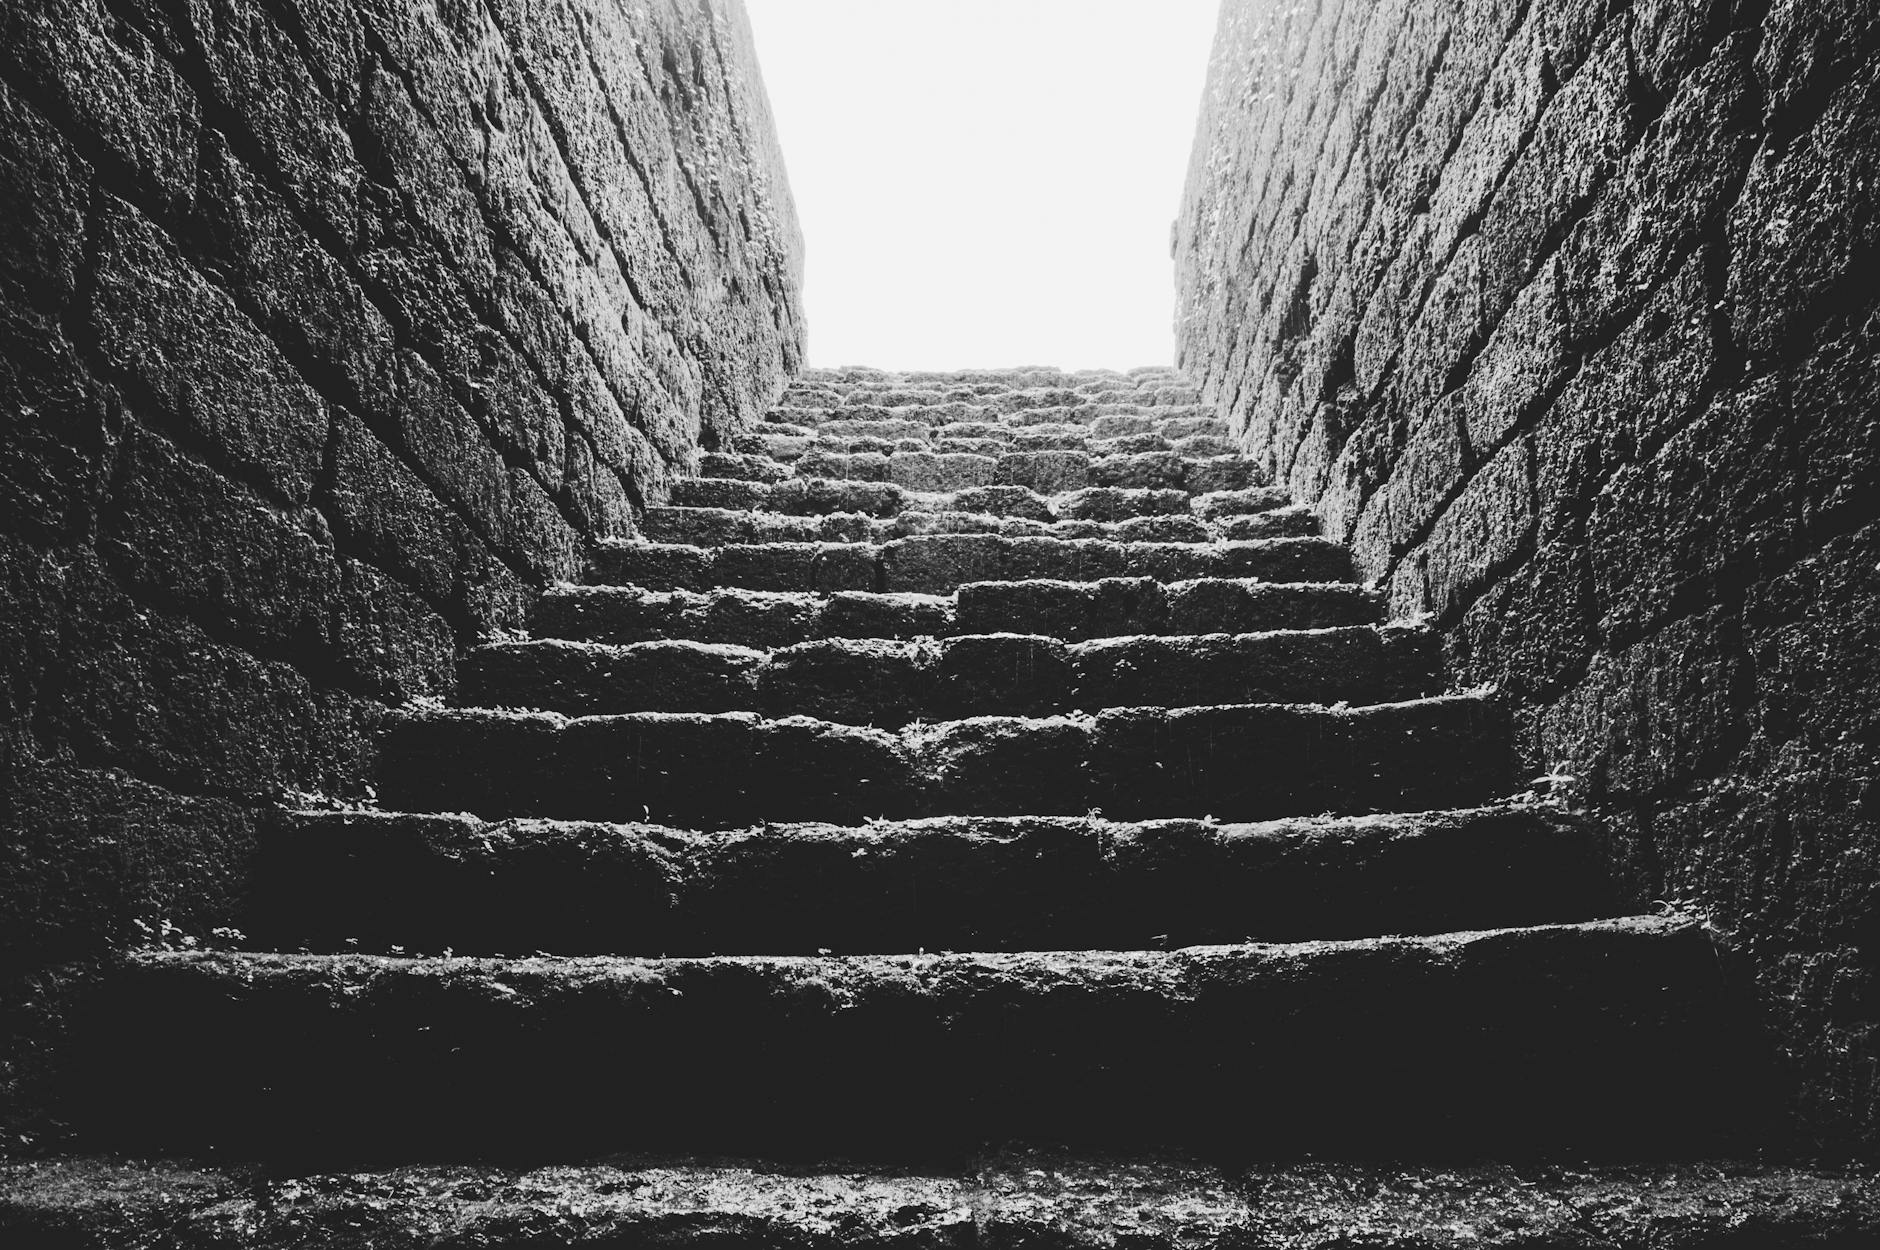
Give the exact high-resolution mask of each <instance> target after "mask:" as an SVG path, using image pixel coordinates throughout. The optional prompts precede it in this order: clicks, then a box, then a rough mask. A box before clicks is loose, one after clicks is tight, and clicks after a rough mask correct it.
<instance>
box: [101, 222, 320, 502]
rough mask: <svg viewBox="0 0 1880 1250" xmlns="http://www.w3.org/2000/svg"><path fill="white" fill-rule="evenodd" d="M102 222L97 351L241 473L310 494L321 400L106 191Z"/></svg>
mask: <svg viewBox="0 0 1880 1250" xmlns="http://www.w3.org/2000/svg"><path fill="white" fill-rule="evenodd" d="M100 230H101V244H100V255H99V259H98V273H97V279H96V285H95V289H94V291H93V293H92V297H91V306H90V310H89V316H90V326H91V330H92V333H93V334H95V335H96V336H97V340H98V344H99V347H100V349H101V350H102V351H104V352H105V353H106V354H107V355H108V356H109V357H110V358H111V359H112V361H113V362H115V363H116V364H117V366H118V367H119V368H120V369H122V370H123V371H124V372H125V374H126V375H127V376H128V377H130V378H131V379H132V380H133V381H134V382H135V383H136V385H137V386H139V387H141V388H143V389H145V390H147V391H148V392H149V393H150V394H151V396H152V397H153V399H154V400H155V401H156V402H157V403H158V404H160V405H161V406H162V408H163V410H164V411H165V412H166V413H167V414H168V415H169V416H171V417H172V419H174V420H175V421H177V422H178V423H179V424H180V425H181V426H182V427H183V428H184V429H185V430H186V431H187V432H188V433H189V434H190V435H191V436H192V437H194V438H198V439H202V440H205V441H206V442H208V443H209V444H210V445H211V446H213V447H214V448H215V450H216V452H217V454H218V455H221V456H225V457H227V458H228V461H229V462H230V464H231V465H232V467H234V468H235V469H236V470H237V471H238V472H239V473H240V474H241V475H242V476H243V477H245V478H248V479H249V480H252V481H256V482H260V483H265V484H266V485H267V486H269V487H270V488H272V489H273V490H275V491H277V492H278V493H279V494H280V496H281V497H282V498H283V499H285V500H286V501H287V502H289V503H295V504H299V503H305V502H307V499H308V496H309V493H310V492H311V490H312V487H313V478H314V474H315V473H316V472H317V471H318V469H319V466H320V461H321V456H322V449H323V447H324V444H325V442H326V433H327V412H326V406H325V404H323V403H322V402H321V400H320V398H319V396H318V395H316V394H315V393H314V392H313V390H312V389H311V388H310V387H308V386H307V384H306V383H305V382H303V381H302V380H301V379H300V378H299V377H298V376H296V375H295V373H294V371H293V369H292V368H291V367H290V366H289V365H288V363H287V362H286V361H285V360H284V359H282V357H281V354H280V352H279V350H278V349H277V348H275V346H274V345H273V344H272V343H270V342H268V341H267V339H266V338H264V337H263V336H262V335H261V333H260V332H259V331H257V330H256V329H255V327H254V325H253V324H252V323H250V322H249V321H248V320H247V319H246V318H245V317H243V316H242V315H241V313H240V312H239V311H238V310H237V309H236V308H235V306H234V305H233V304H232V303H231V302H230V301H229V299H228V297H227V296H225V295H223V294H222V293H221V292H219V291H217V290H215V289H214V288H213V287H211V286H210V285H209V284H208V283H207V282H206V281H204V280H203V278H202V277H201V276H199V275H198V274H196V273H195V272H194V271H193V270H191V269H190V267H189V266H188V264H187V263H186V262H185V261H184V260H183V259H182V257H181V256H180V255H179V254H178V253H177V251H176V248H175V246H174V245H173V244H171V243H170V241H169V240H168V239H167V238H165V237H164V236H163V234H162V232H161V231H159V230H158V229H157V228H156V227H155V226H153V225H151V224H150V222H149V221H148V220H146V219H145V218H144V217H143V216H141V215H140V214H138V213H137V212H136V211H135V210H134V209H131V208H130V207H129V206H128V205H125V204H123V203H121V202H120V201H117V200H113V199H109V198H108V197H107V199H106V200H105V204H104V208H103V219H102V221H101V223H100Z"/></svg>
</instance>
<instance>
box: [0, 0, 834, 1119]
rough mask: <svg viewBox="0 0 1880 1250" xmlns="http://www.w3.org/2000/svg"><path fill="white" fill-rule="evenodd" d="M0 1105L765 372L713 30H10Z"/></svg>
mask: <svg viewBox="0 0 1880 1250" xmlns="http://www.w3.org/2000/svg"><path fill="white" fill-rule="evenodd" d="M0 202H4V204H5V205H6V208H5V209H4V211H0V1105H4V1106H5V1107H9V1108H12V1110H8V1111H5V1112H3V1113H0V1114H4V1115H5V1116H6V1117H7V1118H12V1119H17V1117H18V1116H19V1115H24V1114H25V1113H24V1112H23V1111H20V1110H19V1108H21V1107H23V1106H24V1105H25V1104H26V1103H29V1102H30V1101H31V1097H30V1093H31V1087H32V1086H33V1084H34V1074H35V1072H36V1071H37V1068H38V1065H39V1064H40V1061H41V1058H42V1057H43V1055H42V1052H43V1050H44V1049H45V1048H46V1047H47V1046H49V1045H52V1042H50V1041H48V1039H47V1035H46V1031H47V1029H48V1028H49V1027H52V1026H54V1025H56V1017H57V1011H56V1002H57V1000H58V999H59V998H60V996H61V994H62V993H63V988H64V987H65V986H66V985H67V984H68V982H70V981H72V980H74V979H78V980H82V979H83V968H84V967H85V965H86V961H89V960H93V959H95V958H97V957H98V956H100V955H101V954H104V953H106V952H108V951H109V950H110V949H112V948H113V947H114V946H116V945H118V944H121V943H123V942H125V941H129V940H136V939H137V938H138V937H139V936H140V935H141V934H142V933H143V932H145V931H155V932H157V933H162V932H163V931H164V929H165V926H166V925H167V926H170V927H171V928H172V929H173V930H174V931H176V932H179V933H185V934H202V933H206V932H207V931H208V930H209V929H211V928H213V927H215V926H217V925H220V924H226V923H228V922H229V920H230V918H232V917H234V916H236V915H238V914H239V909H240V904H241V896H242V892H243V889H244V884H243V883H244V878H245V866H246V863H247V859H248V855H249V851H250V848H251V847H252V844H253V841H254V838H255V836H256V834H255V831H256V827H257V822H258V820H260V819H261V818H262V814H263V813H264V812H265V810H266V809H267V807H268V805H269V804H270V803H272V802H274V801H277V800H279V799H281V798H283V797H291V796H295V795H300V794H306V793H316V794H320V795H325V796H330V797H334V798H341V799H360V798H364V797H366V796H367V795H368V794H369V786H370V778H371V775H372V767H373V760H372V755H373V750H372V742H373V733H374V729H375V726H376V724H377V722H378V719H379V717H380V715H381V714H382V712H383V709H384V708H385V707H387V706H388V705H391V704H395V703H398V702H401V701H404V700H407V699H410V698H413V697H421V696H428V695H433V694H437V693H440V692H443V691H445V690H446V689H447V688H448V687H449V685H450V683H451V680H452V672H453V665H454V657H455V655H456V652H457V649H458V648H459V647H461V646H462V645H464V644H466V643H468V642H471V641H473V640H475V639H476V638H478V637H480V636H483V635H485V634H487V633H489V632H491V631H494V630H500V629H504V628H509V627H514V626H515V625H517V624H519V623H520V621H521V619H522V614H523V612H524V611H525V609H526V606H527V603H528V600H529V598H530V595H531V593H532V591H533V590H534V589H535V588H537V587H540V586H543V585H545V584H547V583H549V582H552V581H555V580H558V579H564V578H568V577H572V576H574V575H575V574H576V572H577V570H578V569H579V567H580V565H581V562H582V560H583V558H584V552H585V549H586V547H587V546H588V545H589V544H590V543H591V542H593V541H594V540H596V539H600V538H605V537H611V536H619V535H625V534H629V533H631V532H632V531H633V528H634V524H635V521H634V517H635V514H636V509H638V508H639V507H641V506H643V505H644V504H645V503H648V502H658V501H660V500H661V499H663V497H664V494H665V490H666V486H667V482H668V481H669V479H670V478H671V477H672V476H673V475H674V474H675V473H679V472H683V471H684V466H685V464H686V462H687V460H688V458H689V456H690V455H691V453H692V452H693V451H694V450H695V449H697V448H699V447H701V446H704V447H708V448H709V447H713V446H716V445H718V444H719V443H720V442H721V441H723V440H725V439H727V438H728V437H730V436H732V435H734V434H735V433H737V432H738V431H739V430H741V429H742V428H744V427H745V426H747V425H748V424H749V423H750V422H752V421H753V420H755V419H756V418H757V416H758V415H759V414H760V413H761V412H762V411H763V409H764V408H765V407H766V406H767V405H768V404H769V402H770V401H771V400H772V399H773V398H774V397H775V395H776V394H777V392H778V391H779V390H780V389H781V387H782V386H783V384H784V381H785V379H786V377H787V376H788V375H789V374H791V373H793V372H795V370H796V369H797V368H798V366H799V363H800V358H801V350H802V336H803V331H802V317H801V311H800V302H799V295H798V293H799V291H800V286H801V272H802V243H801V238H800V236H799V233H798V231H797V226H796V221H795V216H794V210H793V207H792V205H791V201H790V194H789V189H788V184H787V180H786V178H785V174H784V170H783V166H782V160H781V156H780V153H779V150H778V147H777V141H776V135H775V132H774V128H773V126H772V124H771V120H770V116H769V113H768V110H767V106H766V104H765V100H764V92H763V86H762V82H761V79H760V77H759V75H758V70H757V64H756V59H755V54H754V52H753V48H752V43H751V36H750V32H749V28H748V25H747V23H746V19H745V14H744V11H743V8H742V5H741V3H740V0H652V2H650V3H639V4H634V5H627V4H624V3H620V2H619V0H527V2H525V0H481V2H479V0H9V2H8V3H7V4H6V5H4V6H0Z"/></svg>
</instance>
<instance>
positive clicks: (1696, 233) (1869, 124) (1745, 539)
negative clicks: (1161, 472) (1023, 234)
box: [1174, 0, 1880, 1145]
mask: <svg viewBox="0 0 1880 1250" xmlns="http://www.w3.org/2000/svg"><path fill="white" fill-rule="evenodd" d="M1877 81H1880V17H1877V16H1876V13H1875V10H1874V6H1872V5H1870V4H1862V3H1855V2H1853V0H1848V2H1844V3H1813V2H1803V0H1778V2H1777V3H1774V4H1742V3H1733V2H1732V0H1632V2H1631V3H1619V4H1608V3H1603V2H1598V0H1536V2H1535V3H1533V4H1529V5H1520V4H1513V3H1508V4H1476V3H1467V4H1464V3H1455V2H1453V0H1449V2H1445V0H1407V2H1406V0H1317V2H1315V3H1314V2H1309V3H1305V4H1280V3H1277V2H1267V0H1255V2H1253V3H1244V4H1241V3H1235V4H1228V5H1225V6H1224V7H1223V14H1222V20H1221V25H1220V28H1219V31H1218V34H1217V41H1216V46H1215V52H1214V57H1213V61H1212V64H1211V67H1210V78H1209V85H1208V89H1207V93H1206V96H1205V99H1204V101H1203V115H1202V121H1201V127H1200V130H1199V133H1198V137H1197V142H1196V147H1195V151H1194V157H1193V161H1192V163H1191V166H1190V173H1189V184H1188V189H1187V195H1186V202H1185V205H1184V208H1183V212H1182V216H1181V220H1180V221H1179V222H1178V224H1177V227H1176V232H1175V239H1174V246H1175V256H1176V263H1177V267H1178V285H1179V290H1180V309H1179V318H1178V321H1179V335H1180V346H1179V353H1178V354H1179V358H1180V364H1181V366H1182V367H1183V368H1184V370H1185V371H1186V372H1187V373H1189V374H1190V376H1192V377H1194V378H1195V379H1197V380H1198V381H1199V382H1200V384H1201V386H1202V388H1203V392H1204V398H1205V399H1206V401H1207V402H1208V403H1209V404H1211V405H1212V406H1213V407H1214V408H1215V410H1216V411H1217V412H1218V413H1219V414H1220V415H1221V416H1223V417H1225V418H1227V419H1228V420H1229V421H1230V423H1231V426H1232V429H1233V431H1234V433H1235V436H1236V437H1237V438H1238V439H1239V440H1240V442H1241V444H1242V445H1243V446H1244V447H1245V448H1246V450H1247V453H1248V454H1249V455H1250V456H1252V457H1253V458H1254V459H1256V460H1258V461H1262V462H1264V463H1265V464H1266V465H1267V466H1268V467H1269V468H1270V469H1271V470H1272V472H1273V474H1274V476H1275V479H1276V480H1283V481H1285V482H1286V483H1287V484H1288V485H1289V486H1290V487H1291V488H1292V490H1293V491H1294V493H1295V494H1296V495H1297V496H1298V497H1299V498H1300V499H1301V501H1302V502H1305V503H1308V504H1312V505H1314V506H1315V507H1316V508H1317V509H1318V511H1319V512H1320V514H1321V516H1322V518H1323V521H1324V532H1325V534H1326V535H1327V536H1328V537H1330V538H1333V539H1338V540H1348V541H1349V542H1350V543H1351V544H1352V547H1353V554H1354V559H1355V560H1356V562H1357V564H1358V566H1359V570H1360V573H1361V576H1363V577H1364V578H1366V579H1368V580H1370V581H1372V582H1373V583H1374V584H1375V585H1377V586H1379V587H1380V588H1382V589H1384V590H1385V591H1386V593H1387V596H1388V602H1389V603H1390V605H1391V608H1392V610H1393V611H1394V612H1395V613H1398V614H1418V613H1427V614H1429V615H1430V616H1431V618H1432V621H1433V624H1434V625H1435V626H1436V627H1437V629H1438V630H1439V631H1440V632H1441V633H1442V634H1443V636H1444V638H1445V642H1446V646H1447V651H1448V655H1449V658H1450V661H1451V666H1452V670H1453V671H1454V672H1455V673H1456V675H1457V677H1458V678H1459V679H1460V680H1461V681H1462V682H1464V683H1490V682H1492V683H1495V684H1497V685H1499V686H1500V687H1501V688H1502V690H1503V691H1504V692H1506V693H1507V694H1509V695H1511V696H1512V698H1513V700H1514V704H1515V719H1516V723H1517V725H1518V726H1520V727H1521V734H1522V737H1523V742H1524V748H1525V750H1526V753H1527V755H1528V760H1527V763H1528V764H1529V765H1530V766H1532V767H1533V768H1534V769H1535V770H1536V771H1541V770H1543V769H1545V770H1550V771H1555V770H1557V771H1563V772H1566V773H1571V774H1574V775H1575V776H1577V777H1578V778H1579V779H1580V781H1581V782H1582V784H1583V785H1584V787H1585V790H1586V793H1587V794H1588V795H1589V796H1590V797H1591V798H1592V799H1594V800H1595V801H1598V802H1601V803H1604V804H1607V805H1609V806H1612V807H1625V808H1629V809H1631V810H1632V811H1633V812H1634V813H1635V814H1636V815H1638V816H1639V817H1640V818H1641V819H1640V822H1639V828H1640V829H1641V831H1642V833H1641V838H1642V842H1641V845H1640V846H1639V847H1638V848H1635V849H1636V853H1637V857H1638V860H1637V862H1638V863H1639V864H1644V865H1645V866H1646V879H1645V885H1646V888H1647V889H1649V890H1651V891H1652V892H1653V893H1655V894H1657V895H1659V896H1661V897H1671V896H1676V897H1683V898H1688V899H1690V900H1692V901H1693V902H1695V903H1697V904H1698V905H1700V906H1703V907H1705V908H1707V909H1708V910H1709V911H1710V912H1711V914H1712V915H1713V917H1714V918H1715V919H1716V921H1717V922H1718V923H1719V924H1720V925H1721V926H1723V927H1724V928H1726V929H1727V930H1730V931H1732V932H1733V933H1734V934H1735V940H1736V942H1737V943H1738V944H1739V945H1741V946H1742V947H1744V948H1745V949H1747V950H1749V951H1750V952H1752V954H1753V956H1754V959H1753V966H1754V967H1755V969H1756V970H1757V973H1758V975H1759V977H1760V978H1761V984H1762V986H1763V989H1764V990H1765V996H1766V1002H1767V1005H1768V1008H1769V1019H1770V1026H1771V1030H1772V1033H1773V1035H1774V1036H1775V1037H1777V1038H1778V1039H1779V1040H1778V1044H1779V1046H1780V1048H1781V1050H1782V1052H1783V1053H1784V1054H1785V1055H1786V1056H1787V1057H1788V1058H1789V1059H1790V1060H1791V1061H1792V1064H1793V1071H1794V1073H1795V1075H1796V1076H1797V1078H1798V1081H1797V1090H1798V1094H1797V1099H1796V1105H1797V1107H1798V1108H1799V1109H1800V1111H1801V1112H1802V1113H1803V1114H1802V1117H1801V1120H1800V1123H1801V1125H1802V1127H1803V1131H1804V1132H1805V1133H1807V1134H1810V1135H1816V1136H1822V1137H1826V1138H1830V1139H1834V1140H1838V1141H1843V1142H1845V1141H1861V1142H1864V1143H1867V1144H1869V1145H1871V1144H1872V1143H1873V1142H1876V1141H1880V1113H1877V1112H1876V1111H1875V1108H1876V1106H1880V1094H1877V1091H1880V1078H1876V1076H1875V1072H1876V1068H1875V1066H1874V1062H1873V1058H1872V1056H1873V1054H1874V1052H1875V1047H1876V1045H1877V1044H1880V1023H1876V1012H1875V1010H1874V1009H1873V1008H1872V1007H1871V1006H1869V1005H1867V1004H1870V1003H1871V1001H1872V1000H1873V998H1874V997H1875V995H1876V992H1880V982H1877V981H1876V979H1875V975H1874V973H1873V971H1872V970H1873V968H1874V967H1875V966H1876V963H1880V919H1876V917H1880V866H1876V865H1875V864H1874V863H1873V860H1872V855H1871V845H1872V842H1873V835H1874V817H1875V811H1874V799H1873V797H1872V796H1873V795H1874V794H1875V793H1876V792H1880V789H1877V787H1880V778H1877V777H1876V771H1875V765H1874V756H1873V750H1872V746H1873V741H1874V730H1873V725H1872V711H1871V708H1872V698H1871V690H1872V684H1873V681H1874V680H1875V675H1876V674H1877V673H1880V654H1877V653H1876V650H1875V641H1876V640H1875V639H1874V637H1873V631H1872V628H1871V627H1870V624H1869V623H1870V622H1871V621H1872V620H1874V619H1875V617H1876V611H1877V609H1876V604H1875V596H1876V593H1880V591H1877V589H1876V587H1877V583H1876V582H1875V573H1874V569H1875V567H1876V565H1877V564H1880V555H1877V554H1876V551H1875V547H1874V543H1875V538H1874V524H1875V520H1876V515H1877V514H1876V505H1877V504H1880V489H1876V487H1877V486H1880V481H1877V480H1876V479H1877V476H1880V424H1877V423H1880V416H1876V412H1877V410H1876V407H1875V398H1874V397H1875V395H1876V394H1880V376H1877V375H1876V364H1875V361H1876V351H1875V348H1876V326H1880V317H1877V312H1880V310H1877V308H1876V305H1875V302H1874V292H1873V289H1872V283H1871V281H1870V280H1869V279H1868V278H1867V275H1868V274H1869V273H1870V272H1871V271H1872V269H1873V265H1874V260H1875V256H1876V239H1877V232H1880V214H1876V213H1875V210H1874V202H1875V201H1874V195H1873V188H1874V186H1875V182H1876V177H1877V176H1880V170H1876V169H1875V165H1874V162H1875V159H1876V158H1875V153H1876V150H1877V149H1876V146H1875V144H1874V143H1873V139H1872V136H1873V134H1874V132H1875V128H1876V126H1880V91H1877V90H1876V85H1877ZM1857 690H1864V691H1866V692H1867V694H1866V696H1864V697H1863V696H1861V695H1859V694H1856V693H1855V692H1856V691H1857ZM1636 866H1637V865H1636V864H1634V865H1632V867H1636ZM1628 870H1630V869H1628Z"/></svg>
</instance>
